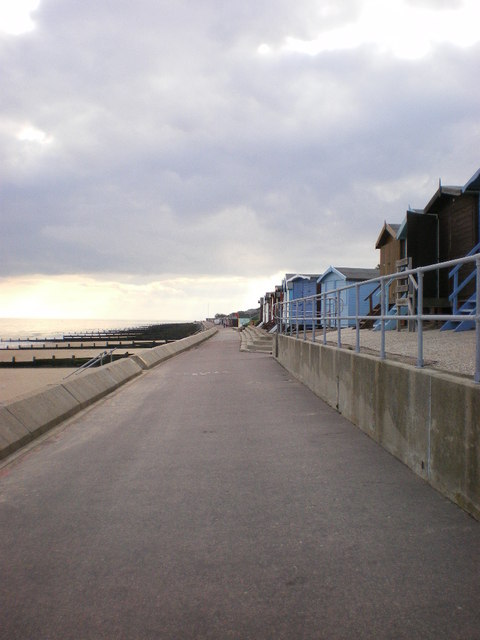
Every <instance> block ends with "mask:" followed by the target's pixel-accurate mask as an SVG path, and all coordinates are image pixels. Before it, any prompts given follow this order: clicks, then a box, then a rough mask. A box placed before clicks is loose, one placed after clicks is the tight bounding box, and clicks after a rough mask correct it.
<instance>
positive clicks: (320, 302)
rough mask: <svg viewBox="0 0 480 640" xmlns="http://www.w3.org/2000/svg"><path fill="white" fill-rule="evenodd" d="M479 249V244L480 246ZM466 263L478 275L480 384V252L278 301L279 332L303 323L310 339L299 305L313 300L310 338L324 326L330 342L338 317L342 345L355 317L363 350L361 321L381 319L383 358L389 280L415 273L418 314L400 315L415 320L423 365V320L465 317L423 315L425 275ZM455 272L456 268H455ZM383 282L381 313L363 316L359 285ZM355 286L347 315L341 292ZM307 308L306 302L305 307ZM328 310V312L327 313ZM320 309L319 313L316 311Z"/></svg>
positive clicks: (478, 370)
mask: <svg viewBox="0 0 480 640" xmlns="http://www.w3.org/2000/svg"><path fill="white" fill-rule="evenodd" d="M478 248H480V246H479V247H478ZM465 264H473V265H474V267H475V268H474V270H473V274H474V275H473V277H475V278H476V288H475V291H476V293H475V311H474V312H473V313H471V314H470V315H469V318H468V319H469V321H470V322H472V323H473V324H474V327H475V344H476V346H475V375H474V380H475V382H476V383H480V253H475V254H473V255H469V256H465V257H464V258H459V259H458V260H449V261H448V262H440V263H438V264H433V265H428V266H425V267H417V268H416V269H408V270H406V271H402V272H400V273H398V274H390V275H386V276H379V277H378V278H372V279H371V280H365V281H363V282H357V283H355V284H351V285H346V286H344V287H340V288H338V289H336V290H334V291H328V292H324V293H320V294H317V295H315V296H308V297H306V298H303V299H297V300H295V301H294V302H279V303H277V304H276V305H275V310H274V317H275V320H276V322H277V331H278V333H289V334H290V335H293V332H294V331H295V335H296V337H297V338H298V337H299V327H300V326H303V339H304V340H306V339H307V331H306V324H307V323H306V322H305V320H306V318H305V315H304V314H300V313H299V312H298V311H299V304H300V302H301V301H305V302H306V301H307V300H308V301H313V307H314V309H315V312H314V317H313V320H314V322H313V326H312V331H311V339H312V341H313V342H315V340H316V329H317V328H321V329H322V330H323V344H327V325H328V324H329V323H330V321H331V320H332V319H335V321H336V326H337V346H339V347H341V346H342V337H341V336H342V321H343V320H350V319H352V320H355V329H356V340H355V351H356V352H357V353H359V352H360V321H361V320H372V319H373V320H378V321H380V332H381V334H380V358H381V359H382V360H384V359H385V358H386V354H385V333H386V323H387V322H388V321H389V320H391V319H392V318H391V316H389V315H388V310H389V308H388V306H389V305H388V286H387V284H388V283H389V282H390V281H393V280H397V279H404V278H405V276H413V277H414V278H416V282H417V287H418V288H417V300H416V313H413V314H412V313H407V314H405V315H402V316H401V317H398V322H400V321H405V320H410V321H413V322H414V324H415V327H416V330H417V367H423V366H424V359H423V323H424V322H426V321H432V320H433V321H441V322H448V321H454V322H455V321H456V322H462V321H464V320H465V315H459V314H458V310H457V313H452V314H451V315H447V314H434V313H431V314H424V313H423V277H424V275H425V273H427V272H429V271H439V270H441V269H450V268H451V267H457V266H458V268H460V267H461V266H462V265H465ZM452 271H453V269H452ZM376 282H378V283H379V284H380V306H381V311H380V315H376V316H374V315H372V314H370V315H360V313H359V309H360V287H361V286H362V285H365V284H366V283H376ZM353 288H354V289H355V300H356V314H355V315H351V316H350V315H344V314H343V313H342V310H341V305H340V295H341V292H342V291H345V290H347V289H353ZM303 309H305V305H304V306H303ZM327 309H328V315H327ZM317 310H319V311H320V314H318V313H317Z"/></svg>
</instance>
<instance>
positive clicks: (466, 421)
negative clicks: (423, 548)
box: [275, 335, 480, 519]
mask: <svg viewBox="0 0 480 640" xmlns="http://www.w3.org/2000/svg"><path fill="white" fill-rule="evenodd" d="M275 355H276V358H277V360H278V361H279V362H280V364H282V365H283V366H284V367H285V368H286V369H287V370H288V371H289V372H291V373H292V374H293V375H294V376H295V377H297V378H298V379H299V380H300V381H301V382H303V383H304V384H305V385H306V386H307V387H309V388H310V389H311V390H312V391H313V392H314V393H315V394H317V395H318V396H320V397H321V398H322V399H323V400H325V402H327V403H328V404H329V405H330V406H332V407H334V408H336V409H337V410H338V411H339V412H340V413H341V414H342V415H344V416H345V417H346V418H347V419H348V420H350V421H351V422H353V423H354V424H356V425H357V426H358V427H360V429H362V431H364V432H365V433H366V434H368V435H369V436H370V437H371V438H373V439H374V440H376V441H377V442H378V443H379V444H381V445H382V446H383V447H384V448H385V449H387V451H389V452H390V453H392V454H393V455H394V456H396V457H397V458H399V459H400V460H402V462H404V463H405V464H406V465H408V466H409V467H410V468H411V469H413V471H415V473H417V474H418V475H420V476H421V477H422V478H424V479H425V480H427V481H428V482H429V483H430V484H431V485H432V486H434V487H435V488H436V489H438V490H439V491H440V492H441V493H442V494H444V495H445V496H447V497H448V498H450V499H451V500H453V501H454V502H456V503H457V504H458V505H459V506H461V507H462V508H463V509H465V510H466V511H468V512H470V513H471V514H472V515H474V516H475V517H476V518H477V519H480V386H479V385H476V384H475V383H474V382H472V381H470V380H466V379H463V378H461V377H457V376H453V375H448V374H443V373H440V372H437V371H432V370H428V369H417V368H415V367H412V366H410V365H406V364H402V363H397V362H392V361H386V360H380V359H379V358H376V357H374V356H370V355H366V354H357V353H355V352H353V351H349V350H346V349H338V348H336V347H331V346H326V345H322V344H318V343H315V344H314V343H312V342H304V341H302V340H298V339H295V338H292V337H289V336H283V335H279V336H277V342H276V349H275Z"/></svg>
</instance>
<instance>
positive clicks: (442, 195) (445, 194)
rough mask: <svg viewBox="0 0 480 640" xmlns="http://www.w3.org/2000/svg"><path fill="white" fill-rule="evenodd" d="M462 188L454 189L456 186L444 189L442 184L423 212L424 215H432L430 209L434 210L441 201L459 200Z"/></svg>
mask: <svg viewBox="0 0 480 640" xmlns="http://www.w3.org/2000/svg"><path fill="white" fill-rule="evenodd" d="M462 191H463V189H462V187H454V186H446V187H444V186H443V185H442V184H440V185H439V187H438V189H437V190H436V191H435V193H434V194H433V196H432V197H431V198H430V200H429V201H428V203H427V205H426V207H425V208H424V210H423V213H430V209H432V208H434V207H435V205H436V204H438V203H439V202H440V201H441V200H447V199H451V198H457V197H458V196H461V195H462Z"/></svg>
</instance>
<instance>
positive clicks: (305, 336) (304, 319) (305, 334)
mask: <svg viewBox="0 0 480 640" xmlns="http://www.w3.org/2000/svg"><path fill="white" fill-rule="evenodd" d="M306 339H307V299H306V298H304V299H303V340H304V341H305V340H306Z"/></svg>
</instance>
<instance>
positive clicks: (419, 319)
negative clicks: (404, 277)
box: [417, 271, 423, 369]
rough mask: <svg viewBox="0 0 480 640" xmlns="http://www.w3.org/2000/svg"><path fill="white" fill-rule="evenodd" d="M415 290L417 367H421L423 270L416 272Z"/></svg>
mask: <svg viewBox="0 0 480 640" xmlns="http://www.w3.org/2000/svg"><path fill="white" fill-rule="evenodd" d="M417 284H418V290H417V295H418V299H417V332H418V336H417V338H418V340H417V345H418V346H417V367H419V368H420V369H421V368H422V367H423V320H422V315H423V271H419V272H418V282H417Z"/></svg>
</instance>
